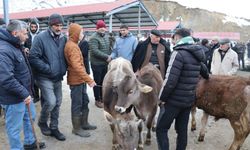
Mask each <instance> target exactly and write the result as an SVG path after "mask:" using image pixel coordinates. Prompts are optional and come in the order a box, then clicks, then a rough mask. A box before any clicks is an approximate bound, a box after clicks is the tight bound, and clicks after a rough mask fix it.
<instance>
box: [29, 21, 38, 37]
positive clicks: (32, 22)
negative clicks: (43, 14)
mask: <svg viewBox="0 0 250 150" xmlns="http://www.w3.org/2000/svg"><path fill="white" fill-rule="evenodd" d="M31 24H36V25H37V30H36V32H35V33H32V32H31V31H30V25H31ZM39 30H40V26H39V23H38V20H37V19H36V18H32V19H31V20H30V23H29V33H30V34H38V33H39Z"/></svg>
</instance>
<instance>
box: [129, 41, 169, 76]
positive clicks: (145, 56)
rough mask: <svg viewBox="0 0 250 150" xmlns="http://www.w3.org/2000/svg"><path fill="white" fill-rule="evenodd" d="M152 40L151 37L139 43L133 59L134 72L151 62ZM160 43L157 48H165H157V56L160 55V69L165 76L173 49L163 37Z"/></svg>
mask: <svg viewBox="0 0 250 150" xmlns="http://www.w3.org/2000/svg"><path fill="white" fill-rule="evenodd" d="M150 41H151V39H150V37H149V38H148V39H147V40H145V41H143V42H141V43H138V45H137V47H136V50H135V53H134V56H133V58H132V60H131V64H132V66H133V70H134V72H136V71H137V70H140V69H141V68H142V67H144V66H145V65H146V64H147V63H148V62H149V59H150V56H151V53H152V52H151V51H152V47H151V48H149V47H150V46H151V43H150ZM159 44H160V46H159ZM159 44H158V46H157V49H159V48H160V47H163V49H159V51H158V50H157V51H158V52H157V53H158V54H157V56H158V61H159V65H160V71H161V74H162V76H163V77H164V76H165V73H166V70H167V67H168V62H169V58H170V53H171V51H170V47H169V46H168V44H167V42H166V41H165V40H164V39H162V38H161V39H160V43H159ZM161 62H162V63H161Z"/></svg>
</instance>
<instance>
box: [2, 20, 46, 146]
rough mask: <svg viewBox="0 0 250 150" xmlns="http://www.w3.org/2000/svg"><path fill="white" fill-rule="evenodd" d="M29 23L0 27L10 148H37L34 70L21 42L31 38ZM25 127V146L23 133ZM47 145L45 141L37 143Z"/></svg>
mask: <svg viewBox="0 0 250 150" xmlns="http://www.w3.org/2000/svg"><path fill="white" fill-rule="evenodd" d="M27 27H28V26H27V24H26V23H25V22H23V21H19V20H12V21H10V23H9V24H8V26H7V28H6V30H5V29H0V74H1V78H0V104H1V105H2V106H3V107H4V109H5V125H6V132H7V135H8V138H9V144H10V149H11V150H22V149H23V148H24V149H25V150H26V149H32V150H33V149H36V148H37V146H36V142H37V141H36V139H35V137H34V134H33V132H32V126H31V123H30V118H29V113H28V107H29V108H30V112H31V115H32V120H33V121H34V120H35V116H36V114H35V112H36V111H35V107H34V103H33V102H32V98H31V97H32V86H33V85H32V73H31V69H30V66H29V63H28V60H27V58H26V56H25V54H24V52H23V50H22V44H23V43H24V42H25V41H26V39H27V38H28V35H27ZM22 127H23V133H24V146H23V145H22V143H21V139H20V133H21V130H22ZM38 145H39V147H40V148H45V144H44V143H38Z"/></svg>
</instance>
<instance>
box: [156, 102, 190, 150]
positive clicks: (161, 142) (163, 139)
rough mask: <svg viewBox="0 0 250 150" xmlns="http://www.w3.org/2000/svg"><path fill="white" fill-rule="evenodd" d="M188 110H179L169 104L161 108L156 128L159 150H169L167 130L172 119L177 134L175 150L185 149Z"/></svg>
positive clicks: (188, 108)
mask: <svg viewBox="0 0 250 150" xmlns="http://www.w3.org/2000/svg"><path fill="white" fill-rule="evenodd" d="M190 110H191V107H187V108H180V107H176V106H173V105H171V104H165V106H161V108H160V114H159V117H158V121H157V126H156V138H157V143H158V148H159V150H169V140H168V130H169V128H170V127H171V124H172V122H173V121H174V119H175V130H176V133H177V140H176V150H185V149H186V147H187V131H188V120H189V114H190Z"/></svg>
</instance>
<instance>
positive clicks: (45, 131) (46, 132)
mask: <svg viewBox="0 0 250 150" xmlns="http://www.w3.org/2000/svg"><path fill="white" fill-rule="evenodd" d="M38 126H39V127H40V130H41V132H42V134H43V135H45V136H50V135H51V130H50V128H49V127H48V125H47V123H41V122H40V121H38Z"/></svg>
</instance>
